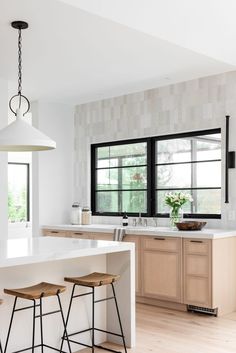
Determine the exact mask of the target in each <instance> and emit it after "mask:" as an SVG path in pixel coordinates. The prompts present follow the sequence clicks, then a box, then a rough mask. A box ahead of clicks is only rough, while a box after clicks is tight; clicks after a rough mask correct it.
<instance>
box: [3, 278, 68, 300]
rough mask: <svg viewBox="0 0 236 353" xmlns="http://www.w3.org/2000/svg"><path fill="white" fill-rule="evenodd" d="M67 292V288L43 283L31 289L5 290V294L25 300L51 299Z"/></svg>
mask: <svg viewBox="0 0 236 353" xmlns="http://www.w3.org/2000/svg"><path fill="white" fill-rule="evenodd" d="M65 290H66V287H65V286H60V285H57V284H52V283H47V282H41V283H38V284H36V285H34V286H31V287H26V288H18V289H4V293H6V294H10V295H14V296H15V297H19V298H23V299H30V300H31V299H39V298H41V297H50V296H53V295H57V294H59V293H62V292H64V291H65Z"/></svg>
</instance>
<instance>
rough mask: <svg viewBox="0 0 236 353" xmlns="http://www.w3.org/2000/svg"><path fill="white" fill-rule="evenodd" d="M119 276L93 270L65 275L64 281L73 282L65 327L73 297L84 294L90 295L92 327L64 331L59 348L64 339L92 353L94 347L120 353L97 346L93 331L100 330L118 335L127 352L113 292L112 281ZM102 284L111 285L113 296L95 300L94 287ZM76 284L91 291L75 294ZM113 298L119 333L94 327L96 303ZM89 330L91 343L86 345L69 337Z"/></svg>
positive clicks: (116, 352)
mask: <svg viewBox="0 0 236 353" xmlns="http://www.w3.org/2000/svg"><path fill="white" fill-rule="evenodd" d="M119 278H120V276H119V275H111V274H107V273H99V272H93V273H91V274H89V275H86V276H83V277H65V279H64V280H65V281H66V282H70V283H73V284H74V285H73V289H72V293H71V298H70V304H69V308H68V313H67V317H66V327H67V324H68V321H69V316H70V311H71V306H72V301H73V299H74V298H78V297H82V296H86V295H92V327H91V328H88V329H85V330H83V331H78V332H75V333H72V334H67V332H66V330H65V331H64V335H63V337H62V343H61V350H62V348H63V344H64V340H67V341H69V342H71V343H75V344H79V345H81V346H84V347H89V348H91V349H92V353H94V349H95V348H100V349H104V350H106V351H110V352H114V353H120V352H118V351H115V350H113V349H108V348H106V347H103V346H99V345H96V344H95V336H94V333H95V331H100V332H104V333H108V334H111V335H115V336H118V337H121V338H122V341H123V346H124V350H125V353H127V349H126V344H125V337H124V332H123V328H122V323H121V318H120V313H119V308H118V303H117V299H116V293H115V288H114V282H116V281H117V280H118V279H119ZM104 285H111V287H112V293H113V296H112V297H108V298H104V299H100V300H95V287H101V286H104ZM76 286H83V287H89V288H91V289H92V291H90V292H88V293H84V294H79V295H75V294H74V293H75V288H76ZM111 299H114V302H115V307H116V312H117V317H118V321H119V326H120V332H121V333H120V334H118V333H114V332H110V331H105V330H101V329H99V328H96V327H94V307H95V304H96V303H100V302H103V301H106V300H111ZM88 331H91V333H92V334H91V341H92V344H91V346H90V345H87V344H84V343H81V342H78V341H74V340H72V339H70V337H71V336H74V335H78V334H80V333H84V332H88Z"/></svg>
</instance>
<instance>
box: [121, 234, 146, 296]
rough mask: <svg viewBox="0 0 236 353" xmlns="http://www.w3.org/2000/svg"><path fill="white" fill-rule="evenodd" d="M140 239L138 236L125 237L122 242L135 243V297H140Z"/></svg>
mask: <svg viewBox="0 0 236 353" xmlns="http://www.w3.org/2000/svg"><path fill="white" fill-rule="evenodd" d="M141 239H142V238H141V237H140V236H138V235H126V236H125V237H124V240H123V241H126V242H130V243H135V289H136V295H142V279H141V268H142V265H141Z"/></svg>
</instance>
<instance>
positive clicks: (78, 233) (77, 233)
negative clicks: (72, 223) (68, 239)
mask: <svg viewBox="0 0 236 353" xmlns="http://www.w3.org/2000/svg"><path fill="white" fill-rule="evenodd" d="M74 234H75V235H83V233H80V232H74Z"/></svg>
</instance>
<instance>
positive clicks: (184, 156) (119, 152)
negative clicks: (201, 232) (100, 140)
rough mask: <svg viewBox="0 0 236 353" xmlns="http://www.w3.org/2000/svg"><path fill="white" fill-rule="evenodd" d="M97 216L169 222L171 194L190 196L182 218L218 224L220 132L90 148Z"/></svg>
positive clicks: (194, 133) (208, 131)
mask: <svg viewBox="0 0 236 353" xmlns="http://www.w3.org/2000/svg"><path fill="white" fill-rule="evenodd" d="M91 157H92V158H91V159H92V165H91V175H92V178H91V195H92V198H91V201H92V211H93V214H97V215H99V214H101V215H104V214H105V215H120V214H121V213H122V212H124V211H126V212H127V213H128V214H130V215H137V214H138V213H139V212H141V213H142V214H143V215H146V216H159V217H167V216H168V213H167V212H168V210H167V208H166V206H165V204H164V197H165V194H166V193H167V192H171V191H173V192H175V191H183V192H188V193H191V194H192V197H193V199H194V202H193V203H191V204H190V203H189V204H187V205H186V206H185V207H184V217H189V218H194V217H198V218H220V214H221V130H220V129H212V130H205V131H197V132H191V133H183V134H175V135H167V136H159V137H151V138H146V139H137V140H130V141H129V140H128V141H127V140H126V141H119V142H111V143H104V144H96V145H92V146H91Z"/></svg>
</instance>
